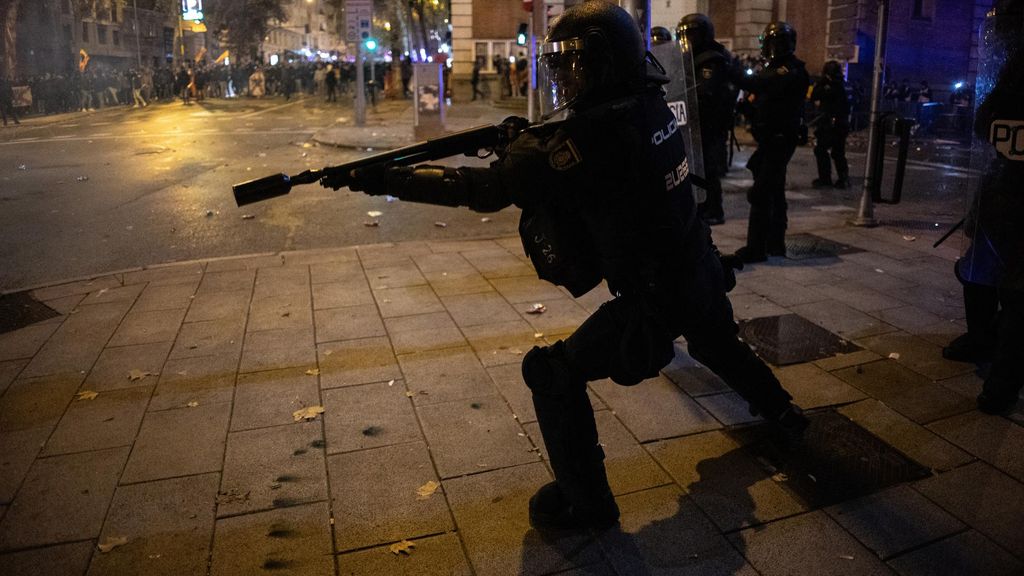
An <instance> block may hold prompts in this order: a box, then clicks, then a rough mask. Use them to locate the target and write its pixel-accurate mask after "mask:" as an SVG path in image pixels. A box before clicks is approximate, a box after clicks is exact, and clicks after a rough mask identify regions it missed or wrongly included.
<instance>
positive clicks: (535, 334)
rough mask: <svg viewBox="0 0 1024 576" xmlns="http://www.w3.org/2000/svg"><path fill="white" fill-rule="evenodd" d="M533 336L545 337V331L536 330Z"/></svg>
mask: <svg viewBox="0 0 1024 576" xmlns="http://www.w3.org/2000/svg"><path fill="white" fill-rule="evenodd" d="M533 337H534V338H543V337H544V333H543V332H534V333H533Z"/></svg>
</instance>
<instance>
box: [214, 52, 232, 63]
mask: <svg viewBox="0 0 1024 576" xmlns="http://www.w3.org/2000/svg"><path fill="white" fill-rule="evenodd" d="M228 52H230V50H225V51H224V52H222V53H221V55H220V56H217V59H216V60H214V61H213V63H214V64H220V63H221V62H223V61H224V60H227V59H228V58H230V57H231V54H228Z"/></svg>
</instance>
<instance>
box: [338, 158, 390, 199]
mask: <svg viewBox="0 0 1024 576" xmlns="http://www.w3.org/2000/svg"><path fill="white" fill-rule="evenodd" d="M390 169H391V167H390V166H388V165H387V164H385V163H383V162H379V163H377V164H370V165H369V166H363V167H362V168H356V169H355V170H352V172H350V173H349V184H348V188H349V190H352V191H353V192H364V193H366V194H368V195H370V196H383V195H385V194H387V193H388V171H389V170H390Z"/></svg>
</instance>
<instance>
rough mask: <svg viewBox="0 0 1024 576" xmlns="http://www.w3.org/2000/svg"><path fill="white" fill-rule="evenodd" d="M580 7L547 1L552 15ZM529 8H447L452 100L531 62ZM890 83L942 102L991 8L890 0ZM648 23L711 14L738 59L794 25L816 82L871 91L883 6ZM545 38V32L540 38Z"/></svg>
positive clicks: (720, 3) (683, 3) (745, 1)
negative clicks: (472, 82) (831, 70)
mask: <svg viewBox="0 0 1024 576" xmlns="http://www.w3.org/2000/svg"><path fill="white" fill-rule="evenodd" d="M579 1H580V0H548V1H547V2H546V11H547V13H548V15H549V17H552V16H554V15H557V14H558V13H560V12H561V11H562V10H563V9H564V8H565V7H568V6H571V5H573V4H576V3H577V2H579ZM535 2H536V3H541V2H543V0H535ZM523 4H524V3H523V0H451V13H452V18H451V20H452V51H453V54H452V56H453V70H452V78H453V83H454V86H455V97H456V98H459V97H461V96H468V95H469V94H470V92H469V90H470V89H469V86H468V82H469V78H470V77H471V75H472V71H473V62H474V61H475V59H476V57H477V56H484V57H485V68H484V73H485V78H486V75H492V76H493V74H494V69H493V66H492V64H491V63H492V61H493V58H494V56H503V57H508V56H516V55H518V54H520V53H522V54H526V48H525V47H521V46H517V45H516V43H515V35H516V31H517V29H518V26H519V24H520V23H524V22H530V15H529V13H527V12H525V11H524V10H523ZM890 4H891V7H890V11H889V34H888V44H887V58H886V61H887V70H886V79H887V80H889V81H896V82H903V81H907V82H909V83H911V84H912V85H913V86H917V85H918V83H919V82H920V81H922V80H924V81H927V82H928V83H929V84H930V85H931V87H932V89H933V91H934V95H935V98H936V99H937V100H940V101H941V100H942V99H943V98H945V97H946V96H948V94H949V92H950V91H951V90H952V87H953V85H954V84H955V83H957V82H964V83H965V84H968V85H970V84H972V83H973V81H974V76H975V74H976V72H977V45H978V28H979V26H980V24H981V21H982V20H983V19H984V16H985V13H986V12H987V11H988V10H989V9H990V8H991V7H992V0H892V1H891V3H890ZM650 6H651V25H652V26H664V27H666V28H668V29H670V30H674V29H675V26H676V24H677V23H678V22H679V19H680V18H682V17H683V16H684V15H686V14H689V13H691V12H702V13H705V14H708V15H709V16H710V17H711V19H712V21H713V22H714V23H715V29H716V33H717V36H718V39H719V40H720V41H721V42H722V43H723V44H725V45H726V46H727V47H728V48H730V49H731V50H733V51H734V52H735V53H736V54H737V55H740V56H756V55H758V54H759V52H760V42H759V40H758V37H759V36H760V34H761V32H762V31H763V30H764V27H765V26H766V25H767V24H769V23H770V22H772V21H775V20H785V21H787V22H789V23H790V24H792V25H793V26H794V27H795V28H796V30H797V35H798V42H797V55H798V56H799V57H800V58H801V59H802V60H804V61H805V62H806V63H807V68H808V71H809V72H810V73H811V74H817V73H819V71H820V70H821V67H822V65H823V64H824V63H825V62H826V61H828V60H832V59H835V60H839V61H840V62H842V63H844V64H846V65H848V68H847V69H848V76H849V78H850V80H851V81H856V82H859V83H861V85H863V86H865V87H867V86H869V85H870V82H871V74H872V66H873V59H874V46H875V35H876V27H877V22H878V0H650ZM537 35H538V36H543V31H537Z"/></svg>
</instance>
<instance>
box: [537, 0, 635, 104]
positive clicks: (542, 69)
mask: <svg viewBox="0 0 1024 576" xmlns="http://www.w3.org/2000/svg"><path fill="white" fill-rule="evenodd" d="M646 55H647V48H646V46H645V45H644V40H643V38H642V37H641V36H640V28H639V27H638V26H637V23H636V22H635V21H634V20H633V18H631V17H630V15H629V14H628V13H627V12H626V11H625V10H623V9H622V8H619V7H618V6H616V5H614V4H611V3H609V2H604V1H601V0H591V1H589V2H584V3H582V4H577V5H575V6H573V7H572V8H569V9H568V10H566V11H565V12H563V13H562V15H561V16H559V17H558V18H557V19H555V20H554V21H553V22H552V23H551V26H550V27H549V28H548V34H547V37H546V38H545V39H544V44H542V45H541V46H540V49H539V50H538V56H537V76H538V77H537V83H538V92H539V93H540V104H541V113H542V115H543V117H544V118H550V117H551V116H553V115H554V114H555V113H557V112H559V111H561V110H564V109H566V108H578V107H583V106H586V105H588V104H590V103H595V102H600V101H601V100H603V99H606V98H608V97H609V96H612V95H615V94H620V93H623V92H625V91H626V90H627V89H628V88H630V87H636V86H640V85H643V84H644V82H645V80H646V63H645V62H646Z"/></svg>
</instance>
